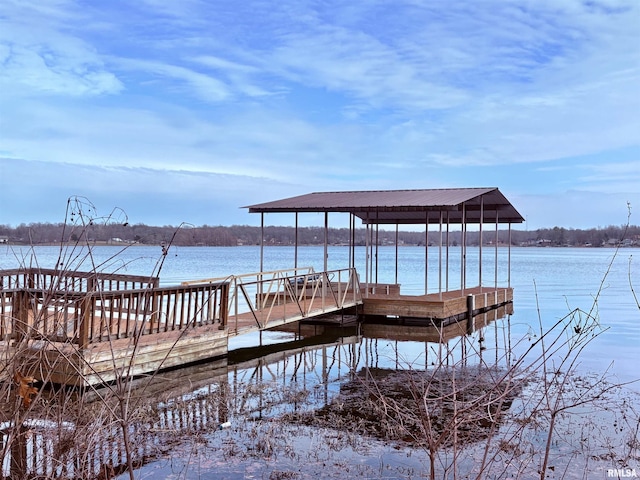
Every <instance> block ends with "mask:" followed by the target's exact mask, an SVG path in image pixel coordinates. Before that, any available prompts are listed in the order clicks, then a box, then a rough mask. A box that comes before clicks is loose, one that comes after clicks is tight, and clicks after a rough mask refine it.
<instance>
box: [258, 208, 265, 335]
mask: <svg viewBox="0 0 640 480" xmlns="http://www.w3.org/2000/svg"><path fill="white" fill-rule="evenodd" d="M262 272H264V212H260V273H258V298H259V299H260V300H259V301H260V308H262V306H261V305H262V302H263V301H264V299H263V298H262V287H263V285H262ZM260 342H261V344H262V337H260Z"/></svg>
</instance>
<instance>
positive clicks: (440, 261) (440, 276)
mask: <svg viewBox="0 0 640 480" xmlns="http://www.w3.org/2000/svg"><path fill="white" fill-rule="evenodd" d="M439 225H440V242H439V243H438V293H439V294H440V298H442V210H440V220H439Z"/></svg>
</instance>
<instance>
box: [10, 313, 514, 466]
mask: <svg viewBox="0 0 640 480" xmlns="http://www.w3.org/2000/svg"><path fill="white" fill-rule="evenodd" d="M505 313H506V312H505V310H504V308H503V309H501V311H493V312H489V313H486V314H483V315H478V316H477V317H476V318H475V319H474V327H473V330H474V333H473V334H471V335H466V331H467V325H466V324H464V322H462V323H460V324H453V325H450V326H447V327H444V328H435V327H433V326H416V325H400V324H395V325H382V324H368V323H366V324H362V325H354V326H351V327H331V326H317V325H315V326H309V325H307V326H301V327H300V329H299V331H300V333H301V334H303V335H304V336H303V335H298V334H292V336H291V340H290V341H289V342H285V343H278V344H274V345H266V346H262V347H255V348H243V349H238V350H235V351H232V352H230V353H229V356H228V357H227V358H224V359H222V360H217V361H215V362H208V363H203V364H198V365H192V366H188V367H185V368H180V369H176V370H171V371H165V372H161V373H158V374H156V375H153V376H147V377H141V378H136V379H135V380H132V381H130V382H126V383H123V384H113V385H110V386H108V387H103V388H100V389H97V390H94V389H87V390H86V391H78V390H68V389H67V390H57V391H53V390H46V391H43V392H41V394H42V397H41V398H40V399H39V400H38V405H34V406H33V408H31V409H30V410H29V413H28V418H23V416H21V414H22V412H21V411H20V409H15V408H14V411H15V412H16V414H15V415H14V416H13V418H11V417H9V416H7V415H5V417H4V418H3V419H2V425H1V428H2V447H3V450H2V453H3V461H2V476H3V478H22V477H25V476H30V477H32V476H39V477H50V478H53V477H55V478H74V477H75V478H77V477H82V478H111V477H112V476H114V475H117V474H118V473H119V472H124V471H126V470H127V469H128V468H131V466H137V467H139V466H141V465H142V464H144V463H146V462H149V461H151V460H153V459H154V458H159V457H161V456H162V455H163V454H165V453H166V452H168V451H169V450H171V449H173V448H175V447H176V445H179V444H180V443H182V442H184V441H186V440H188V439H190V438H193V437H194V436H200V435H207V434H211V433H212V432H215V431H217V430H219V429H220V428H225V427H229V426H232V427H233V426H234V425H236V424H239V423H240V422H246V421H252V420H265V419H277V418H279V417H281V416H282V415H285V414H291V413H301V412H310V411H314V410H317V409H319V408H322V407H326V406H327V405H329V404H330V402H331V401H332V399H333V398H334V397H335V396H336V395H337V394H338V393H339V392H340V389H341V385H343V384H345V383H348V382H353V381H355V380H356V377H357V375H358V374H359V372H362V371H364V370H367V369H370V368H377V369H379V368H387V369H392V370H408V369H414V370H415V369H422V368H429V367H433V366H435V365H453V364H456V363H459V362H462V364H464V365H467V364H468V363H470V362H471V363H477V362H481V361H486V359H484V360H483V355H485V351H486V350H494V351H495V352H496V356H497V355H498V351H499V350H500V351H502V349H499V348H498V338H499V335H496V334H494V335H491V334H490V332H489V330H492V329H490V328H488V327H490V326H491V325H496V327H495V328H496V329H495V332H497V331H498V327H497V323H496V320H497V318H498V316H499V315H505ZM508 321H509V317H508V316H507V317H506V322H507V323H508ZM309 333H314V335H308V334H309ZM490 342H491V345H489V343H490ZM487 347H490V348H487ZM496 358H497V357H496ZM6 406H7V407H12V406H13V407H15V402H14V404H13V405H6ZM5 411H7V412H9V411H11V408H6V409H5ZM17 425H19V427H18V426H17Z"/></svg>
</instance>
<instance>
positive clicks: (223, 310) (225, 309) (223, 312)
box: [219, 282, 229, 330]
mask: <svg viewBox="0 0 640 480" xmlns="http://www.w3.org/2000/svg"><path fill="white" fill-rule="evenodd" d="M228 323H229V283H227V282H225V283H223V284H222V288H221V293H220V327H219V328H220V330H224V329H225V328H227V324H228Z"/></svg>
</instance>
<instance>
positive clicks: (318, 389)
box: [0, 246, 640, 479]
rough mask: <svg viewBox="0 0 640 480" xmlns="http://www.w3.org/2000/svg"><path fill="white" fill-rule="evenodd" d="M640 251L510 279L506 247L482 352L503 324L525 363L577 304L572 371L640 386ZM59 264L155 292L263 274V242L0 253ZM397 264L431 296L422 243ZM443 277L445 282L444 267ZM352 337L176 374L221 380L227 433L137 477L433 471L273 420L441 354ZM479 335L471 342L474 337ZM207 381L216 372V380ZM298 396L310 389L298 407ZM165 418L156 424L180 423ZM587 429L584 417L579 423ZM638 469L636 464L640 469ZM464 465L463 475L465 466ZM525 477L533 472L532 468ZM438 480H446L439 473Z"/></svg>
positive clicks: (516, 251)
mask: <svg viewBox="0 0 640 480" xmlns="http://www.w3.org/2000/svg"><path fill="white" fill-rule="evenodd" d="M395 252H396V250H395V247H380V248H379V250H378V271H377V273H374V275H377V280H378V282H386V283H396V278H395V275H396V274H395ZM639 253H640V250H639V249H621V250H619V251H617V252H616V251H615V250H614V249H587V248H583V249H574V248H512V249H511V274H510V276H509V274H508V271H507V266H506V265H507V249H506V248H499V249H498V251H497V258H498V274H497V279H498V283H499V285H506V284H507V282H508V281H510V283H511V286H513V287H514V313H513V315H511V316H510V317H509V318H508V319H507V321H503V322H495V328H494V326H490V327H487V329H486V333H481V334H480V335H484V336H485V337H486V340H485V341H486V343H487V344H488V345H492V343H493V342H495V343H496V345H497V343H499V342H501V341H505V335H506V332H507V326H508V333H509V334H510V335H511V337H510V338H511V339H512V341H513V342H514V344H515V343H516V342H519V341H520V342H522V343H519V344H518V345H520V346H519V347H518V346H516V347H514V352H515V354H518V352H519V351H520V352H522V351H523V350H524V349H526V346H527V342H526V339H527V338H531V337H535V335H537V334H538V333H539V332H540V330H541V329H542V330H547V329H548V328H550V327H551V326H552V325H554V324H555V323H556V322H558V321H559V320H560V319H562V318H564V317H566V316H567V315H568V314H569V313H570V312H571V311H573V310H574V309H581V310H583V311H585V312H592V314H593V315H594V316H595V317H596V319H597V322H598V323H599V325H600V327H601V329H602V333H600V334H599V335H598V337H597V338H595V340H594V341H593V342H592V343H591V344H589V345H588V346H587V348H586V350H585V352H583V354H582V355H581V356H580V359H581V360H580V365H579V366H578V372H580V374H581V375H584V376H585V377H589V376H592V375H598V374H600V373H602V372H604V371H605V370H607V369H608V371H609V376H610V378H611V380H612V381H614V382H633V381H635V380H637V379H638V378H640V370H638V367H637V365H638V361H640V308H639V307H638V304H637V302H636V300H635V299H634V296H633V292H632V288H635V289H636V292H638V291H640V265H638V264H637V263H638V258H639V257H640V255H638V254H639ZM478 254H479V252H478V251H477V249H471V248H470V249H468V252H467V265H468V267H467V278H468V282H467V283H468V286H474V285H477V283H478V281H479V274H478ZM442 255H443V256H444V252H442ZM495 256H496V251H495V249H493V248H485V249H483V254H482V258H483V262H482V284H483V285H485V286H493V285H494V282H495V278H496V274H495V270H494V266H495V263H496V262H495ZM60 258H63V261H64V263H65V264H66V266H67V268H74V269H75V268H77V269H80V270H89V269H91V266H92V264H93V265H96V266H98V269H99V270H104V271H107V272H113V271H119V272H123V273H124V272H126V273H128V274H139V275H151V274H157V273H159V275H160V279H161V284H163V285H171V284H177V283H179V282H181V281H184V280H196V279H204V278H217V277H224V276H227V275H231V274H242V273H250V272H256V271H258V270H259V264H260V249H259V247H256V246H244V247H228V248H226V247H179V248H176V247H172V248H171V249H170V250H169V252H168V254H167V255H166V256H164V257H163V256H162V251H161V248H160V247H148V246H133V247H130V248H127V249H124V250H123V249H121V248H118V247H103V246H101V247H95V248H94V249H92V251H91V255H90V256H87V255H86V252H84V251H78V250H74V249H70V250H64V251H62V256H61V251H60V248H59V247H58V248H56V247H36V248H34V249H30V248H22V247H10V246H2V247H0V269H3V268H16V267H18V266H20V265H27V266H29V265H40V266H41V267H47V268H50V267H53V266H54V265H56V263H58V262H59V259H60ZM348 258H349V250H348V248H347V247H337V246H336V247H330V248H329V257H328V264H329V269H338V268H345V267H346V266H348ZM428 258H429V260H428V264H429V275H428V278H429V280H428V285H427V287H428V291H429V292H434V291H435V292H437V291H438V288H439V281H438V275H439V272H440V267H441V265H440V262H439V258H440V251H439V249H438V248H437V247H430V248H429V250H428ZM264 263H265V267H264V269H265V270H277V269H283V268H290V267H292V266H293V265H294V249H293V248H292V247H271V248H268V247H267V248H265V259H264ZM398 264H399V268H398V278H397V283H400V284H401V291H402V293H404V294H422V293H424V290H425V271H424V265H425V249H424V247H400V248H399V258H398ZM298 265H299V266H312V267H314V268H315V269H316V270H322V267H323V248H322V247H299V249H298ZM356 268H357V269H358V271H359V272H360V277H361V281H362V280H363V278H364V273H363V272H364V248H359V249H357V250H356ZM442 272H443V279H444V278H446V273H445V272H446V268H445V266H444V265H442ZM448 277H449V285H450V286H451V288H459V285H460V249H459V248H454V247H452V248H450V249H449V275H448ZM443 281H444V280H443ZM345 335H346V336H345V338H342V339H337V340H336V339H333V340H330V341H328V342H329V343H327V344H324V345H322V344H320V345H318V346H317V347H312V346H305V347H304V348H300V349H299V351H296V353H291V354H284V353H283V354H282V355H281V356H280V357H278V355H276V354H272V355H270V356H269V357H263V360H259V361H258V360H257V359H254V360H252V361H253V362H254V364H251V361H249V362H248V363H246V362H244V363H243V361H241V360H237V362H236V361H235V360H234V361H233V362H232V361H231V357H230V362H231V363H230V366H229V367H227V368H225V369H223V372H224V373H223V374H218V373H215V372H216V370H215V369H214V367H213V366H211V367H207V366H206V365H205V366H199V367H197V368H195V369H188V370H184V371H183V372H182V373H179V374H178V375H179V376H182V377H185V378H189V379H190V380H189V381H190V382H193V389H192V390H191V391H189V392H186V393H182V394H181V395H182V397H181V399H182V400H181V401H184V402H188V401H190V400H192V399H194V398H199V395H205V394H206V395H214V394H215V395H219V394H220V391H221V388H222V387H220V385H221V381H220V379H219V376H220V375H223V376H224V378H225V379H224V381H223V382H222V383H224V384H225V385H226V386H225V387H224V389H231V390H232V391H233V393H234V397H233V398H234V399H235V400H234V401H233V402H232V403H233V405H232V407H231V408H230V412H229V414H228V420H229V421H230V425H231V427H230V428H228V429H224V430H220V431H214V432H212V431H210V430H207V431H206V432H205V433H202V435H203V437H202V438H201V437H198V439H199V440H197V441H188V442H187V441H185V442H180V441H178V442H176V443H175V445H174V447H172V448H171V450H170V451H166V452H165V453H164V454H162V455H159V456H158V459H157V460H156V461H154V462H151V463H150V464H148V465H147V466H145V467H144V468H142V469H141V470H140V472H139V478H210V479H214V478H234V479H236V478H238V479H239V478H345V476H351V477H354V478H355V477H358V478H421V476H422V475H424V472H425V466H426V459H425V456H424V453H425V452H424V451H422V450H419V449H418V450H416V449H411V448H406V447H402V448H400V447H397V446H392V445H389V444H387V443H386V442H379V441H373V440H370V439H367V440H365V441H364V443H363V442H360V443H358V442H356V441H354V440H353V438H352V437H343V436H341V435H339V434H338V435H337V436H336V435H335V434H326V433H325V434H319V433H318V429H314V428H311V427H301V426H296V427H292V426H290V425H286V424H283V423H282V422H273V421H271V420H273V419H277V418H279V416H280V415H282V414H284V413H291V412H298V411H300V410H305V409H307V410H313V409H315V408H320V407H322V406H324V405H327V404H329V403H330V402H331V400H332V399H333V398H335V397H336V395H338V394H339V393H340V391H341V388H342V387H343V385H344V384H345V382H348V381H353V379H354V375H355V372H360V371H362V368H363V367H377V368H387V369H392V370H399V369H400V370H402V369H406V368H417V369H420V368H428V365H429V361H430V359H431V358H432V357H429V355H430V354H431V353H430V352H435V349H436V348H437V347H434V346H433V344H429V345H427V342H416V341H398V340H397V339H393V338H388V339H385V338H375V339H374V338H367V335H366V331H365V335H364V336H359V335H356V334H351V333H349V332H347V333H346V334H345ZM390 337H391V336H390ZM265 339H266V340H267V341H272V342H286V341H291V340H294V339H293V338H292V336H291V335H289V334H284V333H273V334H269V335H266V336H265ZM523 339H524V340H523ZM473 340H474V341H477V340H478V336H476V337H475V338H474V339H473ZM247 341H249V342H251V341H253V342H257V337H254V338H253V339H249V340H247V339H245V340H243V342H244V343H242V344H241V345H236V346H247ZM232 346H233V344H232ZM497 350H498V349H497V348H496V352H497ZM491 351H492V350H491V348H489V352H491ZM454 355H455V353H454ZM496 356H497V353H496ZM258 358H259V357H258ZM256 361H258V363H255V362H256ZM234 362H236V363H235V365H233V363H234ZM207 368H209V371H208V373H207ZM203 372H204V373H203ZM203 375H204V377H203ZM207 375H210V379H209V380H207V378H209V377H207ZM203 378H204V380H202V379H203ZM163 381H164V380H163ZM166 381H167V382H170V380H166ZM168 384H169V383H168ZM258 385H259V387H258ZM628 388H629V389H630V391H632V392H640V385H639V384H638V383H635V384H631V385H629V387H628ZM225 391H226V390H225ZM203 392H204V393H203ZM300 392H304V401H302V400H301V398H302V397H301V396H300ZM634 398H635V400H632V402H637V397H634ZM625 401H626V400H625ZM634 405H635V407H634V408H635V409H636V411H640V404H638V403H635V404H634ZM604 410H607V411H609V413H608V414H613V415H616V414H615V413H611V411H610V410H611V409H608V408H605V409H604ZM614 410H615V409H614ZM582 414H583V415H585V416H584V417H582V418H583V420H585V421H586V419H587V418H589V416H590V415H591V416H592V413H591V412H589V411H585V412H582ZM168 418H169V417H167V418H165V420H164V422H165V423H163V424H162V425H161V426H160V427H158V428H159V429H161V430H167V429H172V428H177V427H175V425H174V424H173V423H171V421H170V420H169V419H168ZM603 418H605V420H604V427H602V426H601V427H598V428H603V429H606V428H607V425H609V424H616V423H615V422H617V421H618V420H619V419H617V418H613V419H606V417H603ZM222 420H227V417H225V418H222V417H216V421H220V422H221V421H222ZM581 422H582V420H580V417H578V420H577V424H578V425H580V424H581ZM568 425H569V427H567V428H573V430H572V431H573V434H575V431H576V423H575V422H574V423H572V422H569V423H568ZM594 428H595V427H594ZM214 430H215V429H214ZM584 430H585V427H582V431H584ZM573 434H572V435H573ZM583 435H584V434H583ZM603 435H604V434H603ZM607 438H608V437H607ZM191 440H193V439H191ZM265 442H266V443H265ZM568 443H569V442H568ZM597 448H605V447H602V446H598V447H597ZM597 448H596V447H595V446H594V447H592V449H596V450H597ZM600 451H602V452H605V453H600V455H601V457H600V458H601V459H602V458H604V459H606V458H608V457H606V451H605V450H598V452H600ZM474 455H481V452H479V453H474V451H471V453H470V454H469V456H468V457H467V460H466V462H467V466H466V468H467V470H468V471H469V472H471V471H472V470H473V459H474V458H476V457H474ZM554 455H555V457H554V459H555V461H556V462H560V463H562V461H564V462H565V465H574V466H575V467H571V468H575V472H572V471H571V470H570V469H569V470H565V472H567V471H568V472H569V473H568V474H567V475H566V478H605V473H604V472H605V470H604V469H606V468H609V467H616V466H617V465H613V464H612V463H611V462H609V463H607V461H606V460H605V461H601V462H600V463H599V464H598V465H597V466H596V467H593V466H590V465H591V463H593V462H594V460H593V458H594V457H593V450H589V451H588V452H587V454H585V453H584V452H583V454H582V457H579V456H578V455H579V454H576V450H575V449H573V447H569V446H567V445H563V444H557V443H556V444H554ZM565 457H566V458H565ZM560 459H564V460H562V461H560ZM444 460H446V459H444ZM567 462H569V463H567ZM571 462H573V463H571ZM590 462H591V463H590ZM596 463H597V462H596ZM557 464H558V463H556V465H557ZM631 466H632V467H640V465H639V464H638V462H636V464H635V465H631ZM460 468H461V469H464V465H461V466H460ZM531 468H532V470H531V471H535V462H534V464H533V466H532V467H531ZM589 468H593V469H594V470H593V472H592V474H588V473H587V474H585V473H584V472H587V471H588V469H589ZM638 471H640V470H638ZM439 478H446V477H443V476H442V475H440V476H439ZM460 478H466V477H463V476H462V477H460ZM519 478H529V477H527V476H526V475H524V476H521V477H519ZM558 478H560V477H558Z"/></svg>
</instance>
